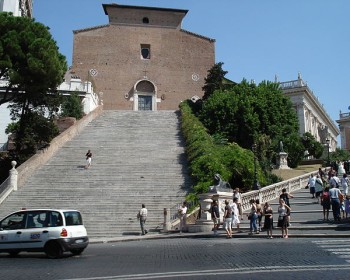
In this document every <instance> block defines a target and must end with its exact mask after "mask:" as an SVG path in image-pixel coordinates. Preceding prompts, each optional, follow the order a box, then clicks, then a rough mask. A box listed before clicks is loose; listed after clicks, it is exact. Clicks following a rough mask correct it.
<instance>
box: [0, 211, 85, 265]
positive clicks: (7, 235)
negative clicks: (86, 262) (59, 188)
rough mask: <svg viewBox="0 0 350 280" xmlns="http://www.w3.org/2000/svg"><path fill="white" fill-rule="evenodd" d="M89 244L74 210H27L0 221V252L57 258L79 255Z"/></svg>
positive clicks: (81, 221)
mask: <svg viewBox="0 0 350 280" xmlns="http://www.w3.org/2000/svg"><path fill="white" fill-rule="evenodd" d="M88 244H89V238H88V236H87V232H86V229H85V227H84V225H83V220H82V217H81V214H80V212H79V211H77V210H58V209H30V210H27V209H25V210H21V211H17V212H14V213H12V214H10V215H8V216H7V217H5V218H4V219H2V220H1V222H0V253H2V252H6V253H9V254H10V255H11V256H17V255H18V254H19V252H21V251H27V252H45V253H46V255H47V256H48V257H49V258H60V257H62V255H63V252H66V251H70V252H71V253H72V254H74V255H79V254H81V253H82V252H83V251H84V249H85V248H86V247H87V246H88Z"/></svg>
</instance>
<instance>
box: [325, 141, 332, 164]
mask: <svg viewBox="0 0 350 280" xmlns="http://www.w3.org/2000/svg"><path fill="white" fill-rule="evenodd" d="M326 143H327V151H328V154H327V166H330V164H331V163H330V160H329V143H330V140H329V139H328V138H327V139H326Z"/></svg>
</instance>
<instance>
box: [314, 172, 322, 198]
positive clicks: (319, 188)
mask: <svg viewBox="0 0 350 280" xmlns="http://www.w3.org/2000/svg"><path fill="white" fill-rule="evenodd" d="M322 191H323V181H322V179H321V178H320V175H319V174H317V175H316V181H315V195H316V198H317V203H320V196H321V194H322Z"/></svg>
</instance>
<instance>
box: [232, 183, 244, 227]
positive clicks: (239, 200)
mask: <svg viewBox="0 0 350 280" xmlns="http://www.w3.org/2000/svg"><path fill="white" fill-rule="evenodd" d="M235 198H237V202H236V204H237V207H238V213H239V216H240V218H241V220H243V209H242V195H241V193H240V192H239V188H235V189H234V191H233V198H232V200H233V201H235Z"/></svg>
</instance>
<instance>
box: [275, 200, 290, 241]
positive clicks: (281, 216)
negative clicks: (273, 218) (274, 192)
mask: <svg viewBox="0 0 350 280" xmlns="http://www.w3.org/2000/svg"><path fill="white" fill-rule="evenodd" d="M279 202H280V204H279V206H278V222H277V227H280V228H281V229H282V238H288V226H289V222H288V212H290V210H291V208H290V207H289V206H288V205H287V204H286V203H285V202H284V200H283V199H281V198H280V201H279Z"/></svg>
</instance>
